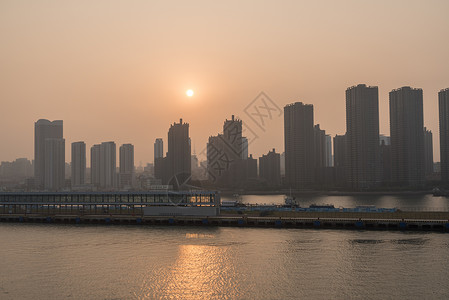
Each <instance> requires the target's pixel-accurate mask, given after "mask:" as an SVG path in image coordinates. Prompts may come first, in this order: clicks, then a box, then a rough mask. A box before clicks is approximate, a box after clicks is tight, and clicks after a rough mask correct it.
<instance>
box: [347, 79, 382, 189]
mask: <svg viewBox="0 0 449 300" xmlns="http://www.w3.org/2000/svg"><path fill="white" fill-rule="evenodd" d="M346 143H347V147H346V154H347V159H346V166H347V167H346V171H347V180H348V184H349V186H350V187H351V188H353V189H365V188H370V187H373V186H376V185H378V184H379V183H380V175H381V174H380V165H379V91H378V88H377V86H366V85H365V84H359V85H357V86H352V87H350V88H348V89H347V90H346Z"/></svg>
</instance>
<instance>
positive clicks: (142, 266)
mask: <svg viewBox="0 0 449 300" xmlns="http://www.w3.org/2000/svg"><path fill="white" fill-rule="evenodd" d="M0 238H1V242H0V254H1V259H0V299H160V298H169V299H354V298H355V299H449V285H448V279H449V260H448V257H449V234H444V233H432V232H394V231H391V232H387V231H357V230H325V229H321V230H319V229H273V228H231V227H187V226H186V227H171V226H138V225H128V226H127V225H121V226H118V225H109V226H107V225H98V226H94V225H55V224H26V223H0Z"/></svg>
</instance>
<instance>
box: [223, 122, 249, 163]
mask: <svg viewBox="0 0 449 300" xmlns="http://www.w3.org/2000/svg"><path fill="white" fill-rule="evenodd" d="M242 128H243V124H242V120H239V119H235V118H234V115H232V118H231V120H228V119H226V120H225V122H224V125H223V138H224V143H225V149H224V151H225V152H226V153H227V154H228V158H229V159H231V160H235V159H239V158H243V155H244V154H243V152H244V151H245V145H244V139H243V137H242ZM245 140H246V143H247V142H248V140H247V139H246V138H245ZM246 153H248V145H246ZM246 158H248V156H246Z"/></svg>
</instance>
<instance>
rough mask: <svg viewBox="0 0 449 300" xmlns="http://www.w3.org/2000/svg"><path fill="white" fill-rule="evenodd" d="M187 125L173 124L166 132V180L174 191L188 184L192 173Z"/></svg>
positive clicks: (180, 122) (180, 121) (181, 123)
mask: <svg viewBox="0 0 449 300" xmlns="http://www.w3.org/2000/svg"><path fill="white" fill-rule="evenodd" d="M189 140H190V138H189V124H188V123H183V122H182V119H180V120H179V123H174V124H173V125H171V126H170V129H169V130H168V152H167V164H168V176H167V177H168V180H169V184H172V185H173V187H174V188H175V189H176V188H178V187H179V186H180V185H182V184H185V183H187V182H188V180H189V178H190V175H191V173H192V169H191V149H190V141H189Z"/></svg>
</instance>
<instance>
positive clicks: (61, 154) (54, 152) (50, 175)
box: [44, 139, 65, 191]
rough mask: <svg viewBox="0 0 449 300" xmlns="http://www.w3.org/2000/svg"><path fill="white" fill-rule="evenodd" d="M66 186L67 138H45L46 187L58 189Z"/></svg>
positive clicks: (53, 189)
mask: <svg viewBox="0 0 449 300" xmlns="http://www.w3.org/2000/svg"><path fill="white" fill-rule="evenodd" d="M64 186H65V140H64V139H45V175H44V188H45V189H46V190H51V191H58V190H61V189H62V188H64Z"/></svg>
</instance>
